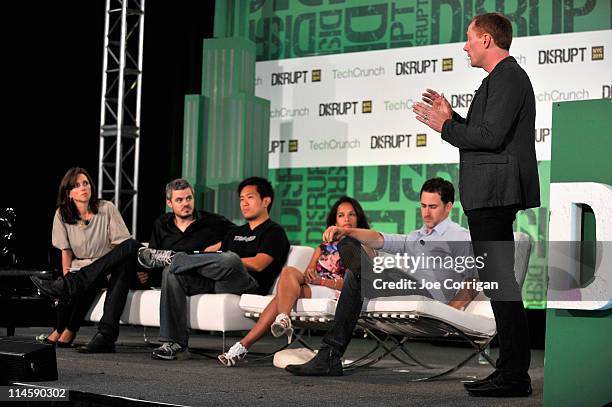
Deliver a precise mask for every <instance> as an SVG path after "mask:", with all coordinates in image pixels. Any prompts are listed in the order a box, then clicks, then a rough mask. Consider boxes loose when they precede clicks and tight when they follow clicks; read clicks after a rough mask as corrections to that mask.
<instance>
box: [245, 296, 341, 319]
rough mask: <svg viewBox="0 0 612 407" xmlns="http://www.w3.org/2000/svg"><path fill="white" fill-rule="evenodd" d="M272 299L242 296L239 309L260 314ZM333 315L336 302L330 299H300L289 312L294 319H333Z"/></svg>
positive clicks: (270, 297)
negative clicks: (330, 317) (317, 317)
mask: <svg viewBox="0 0 612 407" xmlns="http://www.w3.org/2000/svg"><path fill="white" fill-rule="evenodd" d="M272 298H274V296H272V295H255V294H243V295H242V297H241V298H240V308H241V309H242V310H243V311H244V312H254V313H261V312H262V311H263V310H264V308H266V306H267V305H268V304H269V303H270V301H272ZM335 313H336V300H333V299H330V298H300V299H299V300H297V303H296V304H295V306H294V307H293V311H291V315H292V316H296V317H316V316H327V317H329V316H332V317H333V316H334V314H335Z"/></svg>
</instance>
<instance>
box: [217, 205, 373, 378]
mask: <svg viewBox="0 0 612 407" xmlns="http://www.w3.org/2000/svg"><path fill="white" fill-rule="evenodd" d="M334 225H335V226H340V227H349V228H361V229H369V228H370V226H369V224H368V220H367V219H366V216H365V213H364V211H363V209H362V208H361V205H360V204H359V202H358V201H357V200H356V199H353V198H350V197H348V196H343V197H341V198H340V199H338V200H337V201H336V202H335V203H334V205H333V206H332V208H331V210H330V211H329V214H328V216H327V226H328V227H329V226H334ZM345 271H346V268H345V267H344V265H343V264H342V263H341V261H340V253H339V252H338V247H337V245H336V242H325V243H321V244H320V245H319V246H317V248H316V249H315V252H314V254H313V255H312V258H311V259H310V262H309V263H308V267H307V268H306V270H305V271H302V270H299V269H297V268H295V267H291V266H286V267H284V268H283V270H282V272H281V274H280V278H279V280H278V284H277V288H276V295H275V296H274V298H273V299H272V301H270V303H269V304H268V306H267V307H266V308H265V309H264V310H263V312H262V313H261V316H260V317H259V320H258V321H257V323H256V324H255V326H254V327H253V328H252V329H251V330H250V331H249V333H248V334H247V335H246V336H245V337H244V338H242V339H241V340H240V341H239V342H236V343H235V344H234V345H233V346H232V347H231V348H230V349H229V350H228V351H227V352H225V353H223V354H221V355H219V357H218V358H219V361H220V362H221V363H223V364H224V365H225V366H228V367H231V366H234V365H236V363H238V362H239V361H240V360H242V359H244V357H245V356H246V354H247V352H248V349H249V348H250V347H251V346H252V345H253V344H254V343H255V342H257V341H258V340H259V339H260V338H261V337H262V336H263V335H264V334H265V333H266V331H267V330H268V329H270V330H271V331H272V335H274V336H275V337H277V338H278V337H280V336H283V335H287V336H288V338H289V341H291V336H292V335H293V328H292V326H291V318H290V314H291V309H292V308H293V306H294V305H295V303H296V302H297V300H298V299H299V298H334V299H338V297H339V296H340V290H341V289H342V284H343V282H344V278H343V277H344V273H345Z"/></svg>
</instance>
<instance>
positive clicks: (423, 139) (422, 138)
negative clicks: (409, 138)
mask: <svg viewBox="0 0 612 407" xmlns="http://www.w3.org/2000/svg"><path fill="white" fill-rule="evenodd" d="M416 146H417V147H425V146H427V134H425V133H419V134H417V135H416Z"/></svg>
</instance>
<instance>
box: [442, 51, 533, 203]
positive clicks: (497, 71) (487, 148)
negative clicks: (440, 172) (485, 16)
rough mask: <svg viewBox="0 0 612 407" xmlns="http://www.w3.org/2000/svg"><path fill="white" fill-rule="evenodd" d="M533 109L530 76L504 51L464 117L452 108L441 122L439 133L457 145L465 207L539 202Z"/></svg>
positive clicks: (462, 197)
mask: <svg viewBox="0 0 612 407" xmlns="http://www.w3.org/2000/svg"><path fill="white" fill-rule="evenodd" d="M535 114H536V109H535V97H534V94H533V88H532V86H531V81H530V80H529V77H528V76H527V73H525V71H524V70H523V68H521V67H520V66H519V64H518V63H517V62H516V60H515V59H514V58H513V57H507V58H505V59H503V60H502V61H500V62H499V63H498V64H497V65H496V66H495V68H494V69H493V71H491V73H490V74H489V76H487V77H486V78H485V79H484V80H483V81H482V84H481V85H480V88H478V90H477V91H476V93H475V95H474V99H473V100H472V104H471V105H470V109H469V111H468V114H467V118H466V119H464V118H463V117H461V116H459V115H458V114H457V113H454V114H453V119H452V120H447V121H446V122H445V123H444V125H443V127H442V139H444V140H446V141H447V142H449V143H450V144H452V145H453V146H455V147H458V148H459V158H460V164H459V194H460V197H461V205H462V206H463V209H464V210H471V209H477V208H486V207H493V206H507V205H518V207H519V208H521V209H526V208H533V207H537V206H540V183H539V180H538V166H537V161H536V154H535Z"/></svg>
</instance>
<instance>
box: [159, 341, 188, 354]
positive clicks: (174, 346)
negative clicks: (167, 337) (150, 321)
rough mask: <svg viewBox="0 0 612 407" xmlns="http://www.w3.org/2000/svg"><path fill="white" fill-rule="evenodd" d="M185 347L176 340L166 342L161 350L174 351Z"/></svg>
mask: <svg viewBox="0 0 612 407" xmlns="http://www.w3.org/2000/svg"><path fill="white" fill-rule="evenodd" d="M182 348H183V347H182V346H181V345H179V344H178V343H176V342H164V343H163V344H162V346H161V347H160V348H159V350H160V351H163V352H165V353H174V352H176V351H179V350H181V349H182Z"/></svg>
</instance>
